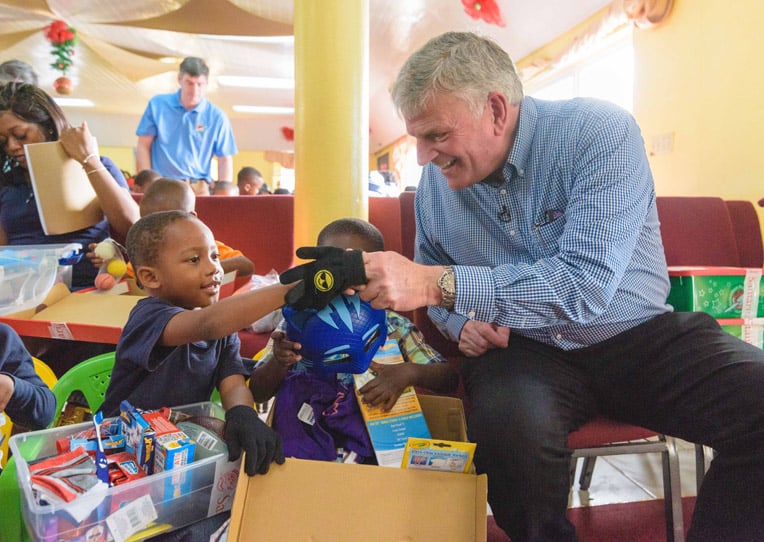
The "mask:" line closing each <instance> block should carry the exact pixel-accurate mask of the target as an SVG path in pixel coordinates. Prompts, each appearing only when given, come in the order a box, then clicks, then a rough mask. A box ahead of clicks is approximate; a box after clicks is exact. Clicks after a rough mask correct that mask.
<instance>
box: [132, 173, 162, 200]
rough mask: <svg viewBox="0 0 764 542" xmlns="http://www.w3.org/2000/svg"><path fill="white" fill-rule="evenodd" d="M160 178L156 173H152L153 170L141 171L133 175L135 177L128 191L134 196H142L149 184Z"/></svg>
mask: <svg viewBox="0 0 764 542" xmlns="http://www.w3.org/2000/svg"><path fill="white" fill-rule="evenodd" d="M161 178H162V175H160V174H159V172H158V171H154V170H153V169H142V170H141V171H139V172H138V173H136V174H135V177H134V178H133V187H132V189H131V190H130V191H131V192H133V193H135V194H143V193H144V192H146V190H148V189H149V186H151V183H153V182H154V181H156V180H157V179H161Z"/></svg>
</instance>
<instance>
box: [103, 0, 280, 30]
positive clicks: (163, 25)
mask: <svg viewBox="0 0 764 542" xmlns="http://www.w3.org/2000/svg"><path fill="white" fill-rule="evenodd" d="M115 24H119V25H124V26H137V27H139V28H153V29H156V30H173V31H175V32H184V33H187V34H219V35H228V36H236V35H241V36H252V35H254V36H288V35H290V34H292V25H291V24H284V23H276V22H274V21H272V20H268V19H265V18H262V17H258V16H257V15H255V14H253V13H251V12H249V11H247V10H245V9H242V8H241V7H239V6H237V5H235V4H232V3H230V2H227V1H221V0H189V1H188V2H186V3H185V4H183V5H182V6H181V7H180V8H178V9H176V10H174V11H172V12H169V13H165V14H162V15H159V16H157V17H152V18H149V19H140V20H134V21H119V22H115Z"/></svg>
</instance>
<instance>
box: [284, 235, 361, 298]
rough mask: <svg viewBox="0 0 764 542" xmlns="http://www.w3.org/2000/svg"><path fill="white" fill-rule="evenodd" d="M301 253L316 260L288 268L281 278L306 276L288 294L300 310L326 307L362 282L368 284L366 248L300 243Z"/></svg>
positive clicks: (293, 280)
mask: <svg viewBox="0 0 764 542" xmlns="http://www.w3.org/2000/svg"><path fill="white" fill-rule="evenodd" d="M297 257H298V258H302V259H304V260H309V259H313V260H314V261H312V262H308V263H304V264H302V265H298V266H296V267H293V268H291V269H287V270H286V271H284V272H283V273H282V274H281V276H280V277H279V280H280V281H281V284H289V283H292V282H295V281H297V280H300V279H302V282H300V283H299V284H296V285H295V287H294V288H292V289H291V290H289V291H288V292H287V294H286V295H285V296H284V301H285V302H286V304H287V305H291V306H293V307H294V308H295V309H297V310H304V309H316V310H320V309H323V308H324V307H325V306H326V305H327V303H329V301H331V299H332V298H333V297H334V296H336V295H337V294H339V293H340V292H342V291H343V290H345V289H347V288H349V287H350V286H355V285H358V284H366V272H365V271H364V267H363V252H362V251H360V250H345V249H342V248H337V247H300V248H298V249H297Z"/></svg>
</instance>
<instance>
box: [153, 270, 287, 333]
mask: <svg viewBox="0 0 764 542" xmlns="http://www.w3.org/2000/svg"><path fill="white" fill-rule="evenodd" d="M291 286H293V285H283V284H272V285H270V286H265V287H263V288H258V289H257V290H252V291H251V292H246V293H243V294H239V295H234V296H231V297H227V298H225V299H221V300H220V301H218V302H217V303H213V304H211V305H209V306H207V307H204V308H202V309H197V310H187V311H183V312H180V313H178V314H176V315H175V316H173V317H172V318H171V319H170V321H169V322H167V325H166V326H165V329H164V332H163V333H162V346H178V345H181V344H188V343H192V342H197V341H213V340H217V339H221V338H223V337H227V336H228V335H230V334H231V333H235V332H237V331H239V330H240V329H244V328H245V327H247V326H249V325H250V324H252V322H256V321H257V320H259V319H260V318H262V317H263V316H265V315H266V314H268V313H270V312H272V311H274V310H276V309H278V308H279V307H281V306H282V305H283V304H284V295H285V294H286V293H287V291H289V289H290V288H291Z"/></svg>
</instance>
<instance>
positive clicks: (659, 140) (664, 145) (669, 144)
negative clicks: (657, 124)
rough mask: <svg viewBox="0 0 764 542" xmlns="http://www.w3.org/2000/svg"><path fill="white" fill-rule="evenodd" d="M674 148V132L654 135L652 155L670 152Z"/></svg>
mask: <svg viewBox="0 0 764 542" xmlns="http://www.w3.org/2000/svg"><path fill="white" fill-rule="evenodd" d="M673 150H674V132H668V133H665V134H658V135H656V136H653V139H652V144H651V148H650V155H652V156H655V155H657V154H669V153H670V152H672V151H673Z"/></svg>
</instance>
